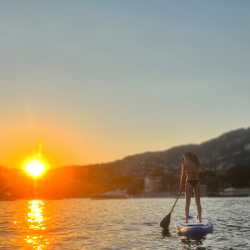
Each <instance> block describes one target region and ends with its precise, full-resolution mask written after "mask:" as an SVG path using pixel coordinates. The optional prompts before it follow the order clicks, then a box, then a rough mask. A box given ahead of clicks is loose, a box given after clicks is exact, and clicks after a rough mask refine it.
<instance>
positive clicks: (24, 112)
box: [0, 0, 250, 167]
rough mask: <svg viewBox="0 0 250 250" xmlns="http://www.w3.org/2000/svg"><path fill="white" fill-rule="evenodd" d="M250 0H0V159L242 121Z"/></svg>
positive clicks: (126, 150)
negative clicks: (40, 149) (40, 147)
mask: <svg viewBox="0 0 250 250" xmlns="http://www.w3.org/2000/svg"><path fill="white" fill-rule="evenodd" d="M249 11H250V2H249V1H231V0H227V1H226V0H224V1H222V0H221V1H218V0H216V1H213V0H210V1H192V0H191V1H165V0H150V1H149V0H136V1H133V0H126V1H125V0H124V1H117V0H105V1H103V0H88V1H84V0H67V1H66V0H53V1H51V0H43V1H34V0H29V1H27V0H22V1H20V0H12V1H1V3H0V30H1V38H0V45H1V46H0V51H1V52H0V55H1V56H0V67H1V71H0V72H1V73H0V115H1V120H0V121H1V122H0V166H7V167H19V166H20V164H21V162H22V161H23V160H24V158H25V157H28V156H30V155H32V154H35V153H36V152H37V151H38V150H39V144H40V143H41V145H42V153H43V157H44V158H46V160H47V161H48V162H49V163H50V165H51V166H52V167H56V166H63V165H72V164H79V165H84V164H93V163H102V162H108V161H114V160H117V159H122V158H123V157H125V156H128V155H133V154H136V153H142V152H145V151H159V150H166V149H168V148H170V147H172V146H178V145H181V144H188V143H201V142H203V141H206V140H209V139H211V138H214V137H216V136H219V135H220V134H222V133H224V132H228V131H230V130H234V129H238V128H242V127H243V128H247V127H250V115H249V108H250V98H249V91H250V70H249V65H250V32H249V26H250V15H249Z"/></svg>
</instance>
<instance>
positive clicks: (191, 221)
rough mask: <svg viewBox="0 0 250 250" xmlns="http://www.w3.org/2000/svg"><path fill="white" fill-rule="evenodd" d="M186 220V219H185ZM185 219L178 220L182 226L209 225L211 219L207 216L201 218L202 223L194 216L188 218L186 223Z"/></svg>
mask: <svg viewBox="0 0 250 250" xmlns="http://www.w3.org/2000/svg"><path fill="white" fill-rule="evenodd" d="M184 220H185V219H184ZM184 220H183V219H180V220H178V221H177V223H178V224H179V225H181V226H184V227H185V226H190V227H192V226H207V225H208V224H209V221H208V220H207V219H205V218H202V219H201V223H199V222H198V220H197V219H196V218H192V219H189V220H188V223H185V222H184Z"/></svg>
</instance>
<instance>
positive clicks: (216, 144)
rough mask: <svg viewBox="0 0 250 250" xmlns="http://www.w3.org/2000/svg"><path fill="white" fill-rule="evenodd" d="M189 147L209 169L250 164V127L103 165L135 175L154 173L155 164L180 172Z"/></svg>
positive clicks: (172, 172)
mask: <svg viewBox="0 0 250 250" xmlns="http://www.w3.org/2000/svg"><path fill="white" fill-rule="evenodd" d="M187 151H191V152H195V153H196V154H197V155H198V156H199V158H200V160H201V164H202V165H203V166H204V168H205V169H206V170H212V171H215V172H218V173H224V172H226V171H227V170H228V169H229V168H230V167H232V166H234V165H236V164H243V165H250V128H246V129H245V128H240V129H236V130H231V131H229V132H226V133H223V134H222V135H220V136H218V137H215V138H212V139H210V140H207V141H204V142H202V143H200V144H186V145H180V146H174V147H172V148H169V149H167V150H163V151H155V152H154V151H148V152H144V153H139V154H135V155H129V156H126V157H124V158H123V159H121V160H117V161H114V162H109V163H104V164H103V165H104V166H109V167H113V168H114V169H115V172H116V173H117V175H129V176H133V178H134V179H140V178H144V177H145V176H147V175H151V174H152V172H153V170H154V168H155V167H162V168H164V172H165V173H169V174H174V175H176V176H178V175H179V174H180V172H181V165H182V164H183V157H182V156H183V154H184V153H185V152H187Z"/></svg>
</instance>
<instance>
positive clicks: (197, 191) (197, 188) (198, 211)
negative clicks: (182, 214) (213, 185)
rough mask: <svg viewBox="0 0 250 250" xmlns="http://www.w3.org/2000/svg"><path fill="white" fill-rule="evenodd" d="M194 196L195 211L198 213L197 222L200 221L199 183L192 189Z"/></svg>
mask: <svg viewBox="0 0 250 250" xmlns="http://www.w3.org/2000/svg"><path fill="white" fill-rule="evenodd" d="M194 196H195V203H196V206H197V213H198V222H199V223H200V222H201V201H200V197H201V186H200V183H199V184H197V186H196V187H195V189H194Z"/></svg>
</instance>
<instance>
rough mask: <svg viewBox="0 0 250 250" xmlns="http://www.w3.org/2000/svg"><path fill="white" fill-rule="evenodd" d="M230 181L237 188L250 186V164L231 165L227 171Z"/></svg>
mask: <svg viewBox="0 0 250 250" xmlns="http://www.w3.org/2000/svg"><path fill="white" fill-rule="evenodd" d="M226 175H227V176H228V179H229V182H230V183H231V185H232V186H233V187H235V188H243V187H249V186H250V166H245V165H237V166H234V167H231V168H230V169H229V170H228V171H227V172H226Z"/></svg>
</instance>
